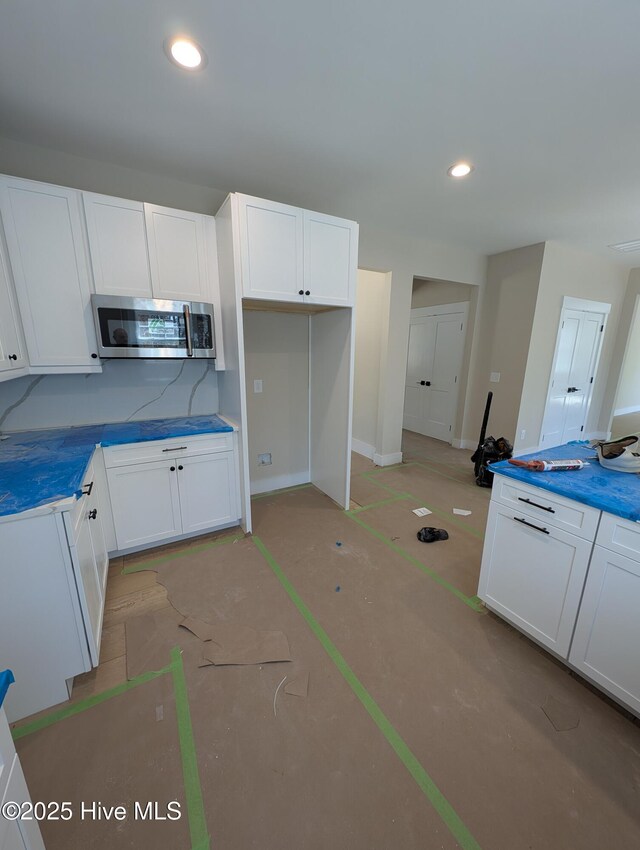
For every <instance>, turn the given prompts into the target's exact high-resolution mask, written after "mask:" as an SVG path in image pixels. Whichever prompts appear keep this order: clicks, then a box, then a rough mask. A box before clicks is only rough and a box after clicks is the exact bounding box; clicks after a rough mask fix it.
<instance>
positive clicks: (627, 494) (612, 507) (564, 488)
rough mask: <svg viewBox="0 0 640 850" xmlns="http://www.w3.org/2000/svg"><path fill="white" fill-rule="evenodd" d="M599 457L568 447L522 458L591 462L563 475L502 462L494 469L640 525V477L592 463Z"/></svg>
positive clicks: (578, 446)
mask: <svg viewBox="0 0 640 850" xmlns="http://www.w3.org/2000/svg"><path fill="white" fill-rule="evenodd" d="M595 457H596V452H595V449H592V448H591V447H590V446H589V445H587V444H585V443H567V444H566V445H564V446H555V447H554V448H551V449H544V450H543V451H539V452H536V453H535V454H530V455H522V457H519V458H518V460H561V459H569V458H578V459H580V460H583V461H587V462H588V464H589V465H588V466H584V467H583V468H582V469H574V470H564V471H561V472H531V471H529V470H527V469H521V468H519V467H517V466H513V465H512V464H510V463H509V462H508V461H506V460H501V461H500V462H499V463H494V464H492V465H491V471H492V472H496V473H499V474H500V475H506V476H507V477H508V478H515V479H516V480H517V481H524V482H525V483H526V484H531V485H532V486H533V487H540V488H541V489H542V490H549V491H550V492H552V493H557V494H558V495H560V496H565V497H566V498H567V499H574V500H575V501H576V502H582V503H583V504H585V505H591V507H593V508H599V509H600V510H601V511H607V513H610V514H615V515H616V516H621V517H624V518H625V519H630V520H632V521H634V522H640V474H637V473H629V472H614V471H613V470H611V469H604V467H602V466H600V464H599V462H598V460H597V459H592V458H595ZM587 459H588V460H587Z"/></svg>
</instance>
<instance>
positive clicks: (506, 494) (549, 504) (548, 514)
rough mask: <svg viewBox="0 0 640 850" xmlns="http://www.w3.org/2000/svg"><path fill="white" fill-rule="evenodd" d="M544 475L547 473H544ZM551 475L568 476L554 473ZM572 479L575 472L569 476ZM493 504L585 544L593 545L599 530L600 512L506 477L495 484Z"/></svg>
mask: <svg viewBox="0 0 640 850" xmlns="http://www.w3.org/2000/svg"><path fill="white" fill-rule="evenodd" d="M540 474H541V475H543V474H544V473H540ZM549 474H550V475H564V474H565V473H563V472H551V473H549ZM566 474H567V475H571V474H572V473H571V472H567V473H566ZM491 500H492V501H495V502H499V503H500V504H501V505H504V506H505V507H508V508H511V509H512V510H515V511H526V512H527V513H528V514H530V515H531V516H532V517H535V518H536V521H542V522H543V524H544V525H546V526H552V527H553V528H559V529H563V530H564V531H569V532H570V533H571V534H576V535H577V536H578V537H582V538H584V539H585V540H591V541H593V540H594V539H595V536H596V530H597V528H598V520H599V518H600V511H599V510H598V509H597V508H592V507H590V506H589V505H583V504H581V503H580V502H574V501H573V499H565V498H564V496H558V495H557V494H556V493H550V492H549V491H548V490H542V489H541V488H539V487H532V486H531V485H529V484H523V483H522V482H521V481H514V479H512V478H507V477H506V476H504V475H496V477H495V478H494V481H493V491H492V493H491Z"/></svg>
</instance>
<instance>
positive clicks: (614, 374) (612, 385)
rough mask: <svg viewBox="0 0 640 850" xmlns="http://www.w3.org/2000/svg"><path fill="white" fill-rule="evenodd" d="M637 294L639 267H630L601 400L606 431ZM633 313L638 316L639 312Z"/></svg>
mask: <svg viewBox="0 0 640 850" xmlns="http://www.w3.org/2000/svg"><path fill="white" fill-rule="evenodd" d="M638 295H640V269H631V271H630V272H629V281H628V283H627V289H626V292H625V296H624V301H623V304H622V311H621V314H620V323H619V325H618V332H617V334H616V338H615V342H614V346H613V354H612V357H611V369H610V370H609V379H608V381H607V387H606V390H605V394H604V399H603V402H602V417H603V419H604V420H606V418H607V415H608V417H609V418H608V422H607V428H606V430H607V431H609V430H610V429H611V419H612V417H613V410H614V408H615V407H617V406H618V405H617V403H616V398H617V394H618V389H619V384H620V381H621V376H622V367H623V362H624V358H625V351H626V347H627V339H628V337H629V333H630V331H631V323H632V321H633V318H634V311H635V306H636V300H637V297H638ZM635 315H636V316H638V315H640V314H635ZM636 321H640V319H638V318H637V319H636Z"/></svg>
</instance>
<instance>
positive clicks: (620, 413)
mask: <svg viewBox="0 0 640 850" xmlns="http://www.w3.org/2000/svg"><path fill="white" fill-rule="evenodd" d="M0 380H2V379H1V378H0ZM639 412H640V405H635V406H633V407H619V408H618V409H617V410H614V411H613V415H614V416H625V415H626V414H627V413H639Z"/></svg>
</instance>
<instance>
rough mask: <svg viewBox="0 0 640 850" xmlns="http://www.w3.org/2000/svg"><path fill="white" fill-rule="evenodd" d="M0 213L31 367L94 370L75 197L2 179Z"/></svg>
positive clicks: (67, 192) (26, 182)
mask: <svg viewBox="0 0 640 850" xmlns="http://www.w3.org/2000/svg"><path fill="white" fill-rule="evenodd" d="M0 209H1V211H2V220H3V224H4V229H5V235H6V237H7V247H8V250H9V261H10V263H11V269H12V271H13V279H14V283H15V286H16V294H17V296H18V303H19V305H20V314H21V316H22V324H23V327H24V333H25V337H26V342H27V349H28V352H29V361H30V364H31V367H32V368H33V367H35V370H36V371H37V367H78V366H95V365H96V358H97V354H96V341H95V332H94V330H93V318H92V316H91V308H90V294H91V286H90V278H89V270H88V266H87V261H86V253H85V246H84V239H83V232H82V222H81V218H80V208H79V203H78V193H77V192H75V191H74V190H73V189H64V188H62V187H60V186H50V185H48V184H44V183H33V182H31V181H29V180H18V179H14V178H4V180H2V181H1V183H0ZM92 355H93V357H92ZM76 371H77V370H76Z"/></svg>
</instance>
